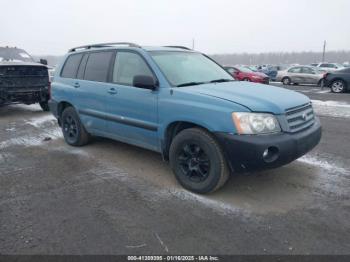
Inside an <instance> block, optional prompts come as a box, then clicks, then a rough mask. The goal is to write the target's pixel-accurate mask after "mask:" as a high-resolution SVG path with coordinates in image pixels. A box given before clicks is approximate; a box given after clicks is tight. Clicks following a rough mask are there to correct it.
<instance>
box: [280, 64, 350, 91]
mask: <svg viewBox="0 0 350 262" xmlns="http://www.w3.org/2000/svg"><path fill="white" fill-rule="evenodd" d="M276 81H279V82H282V83H283V84H284V85H291V84H295V85H298V84H312V85H318V86H321V87H329V88H330V89H331V91H332V92H334V93H343V92H346V91H348V90H349V89H348V88H349V87H350V68H345V67H343V68H342V69H340V70H331V71H326V70H324V69H323V68H322V67H321V66H318V67H314V66H293V67H290V68H288V69H287V70H283V71H279V72H278V74H277V77H276Z"/></svg>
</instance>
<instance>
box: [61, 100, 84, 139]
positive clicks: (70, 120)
mask: <svg viewBox="0 0 350 262" xmlns="http://www.w3.org/2000/svg"><path fill="white" fill-rule="evenodd" d="M61 123H62V132H63V136H64V139H65V141H66V143H67V144H69V145H71V146H83V145H86V144H87V143H88V142H89V141H90V134H89V133H88V132H87V131H86V129H85V127H84V126H83V124H82V123H81V121H80V118H79V116H78V114H77V112H76V111H75V109H74V108H73V107H67V108H66V109H64V111H63V113H62V117H61Z"/></svg>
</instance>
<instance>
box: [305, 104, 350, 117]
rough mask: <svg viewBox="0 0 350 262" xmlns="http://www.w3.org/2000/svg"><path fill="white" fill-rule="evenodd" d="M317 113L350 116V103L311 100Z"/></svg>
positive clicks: (331, 115)
mask: <svg viewBox="0 0 350 262" xmlns="http://www.w3.org/2000/svg"><path fill="white" fill-rule="evenodd" d="M311 102H312V105H313V108H314V110H315V112H316V114H317V115H320V116H330V117H342V118H350V104H347V103H345V102H340V101H321V100H311Z"/></svg>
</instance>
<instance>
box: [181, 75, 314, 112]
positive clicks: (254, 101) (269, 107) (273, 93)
mask: <svg viewBox="0 0 350 262" xmlns="http://www.w3.org/2000/svg"><path fill="white" fill-rule="evenodd" d="M180 89H182V90H183V91H185V92H190V93H193V94H195V93H199V94H202V95H207V96H211V97H216V98H219V99H223V100H227V101H231V102H233V103H236V104H240V105H242V106H244V107H246V108H248V109H250V110H251V111H254V112H270V113H274V114H284V113H285V111H286V109H290V108H293V107H297V106H300V105H303V104H306V103H309V102H310V99H309V98H308V97H306V96H305V95H302V94H300V93H297V92H294V91H290V90H287V89H284V88H279V87H275V86H271V85H262V84H255V83H250V82H239V81H234V82H227V83H217V84H204V85H197V86H188V87H181V88H180Z"/></svg>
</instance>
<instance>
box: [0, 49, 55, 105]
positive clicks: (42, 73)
mask: <svg viewBox="0 0 350 262" xmlns="http://www.w3.org/2000/svg"><path fill="white" fill-rule="evenodd" d="M46 64H47V61H46V60H43V59H41V61H40V63H36V62H35V61H34V59H33V58H32V57H31V56H30V55H29V54H28V53H27V52H26V51H24V50H23V49H19V48H15V47H14V48H12V47H0V106H3V105H7V104H13V103H22V104H27V105H29V104H34V103H39V104H40V106H41V108H42V109H43V110H44V111H48V110H49V107H48V99H49V87H50V83H49V75H48V68H47V66H46Z"/></svg>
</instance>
